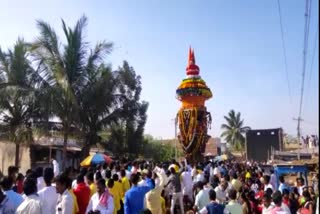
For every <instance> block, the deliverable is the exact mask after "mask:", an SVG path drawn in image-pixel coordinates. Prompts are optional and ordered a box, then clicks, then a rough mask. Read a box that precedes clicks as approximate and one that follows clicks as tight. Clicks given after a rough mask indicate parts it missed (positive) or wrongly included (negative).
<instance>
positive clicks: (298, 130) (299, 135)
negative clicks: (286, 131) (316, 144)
mask: <svg viewBox="0 0 320 214" xmlns="http://www.w3.org/2000/svg"><path fill="white" fill-rule="evenodd" d="M293 120H296V121H298V125H297V137H298V160H300V139H301V129H300V123H301V121H303V119H302V118H301V117H298V118H293Z"/></svg>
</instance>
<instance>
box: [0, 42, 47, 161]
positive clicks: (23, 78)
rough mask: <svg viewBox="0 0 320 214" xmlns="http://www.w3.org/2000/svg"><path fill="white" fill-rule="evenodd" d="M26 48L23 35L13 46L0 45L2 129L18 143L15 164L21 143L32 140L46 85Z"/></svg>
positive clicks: (0, 126)
mask: <svg viewBox="0 0 320 214" xmlns="http://www.w3.org/2000/svg"><path fill="white" fill-rule="evenodd" d="M27 49H28V45H27V44H26V43H25V42H24V40H23V39H18V41H17V42H16V44H15V45H14V48H13V50H8V51H7V52H4V51H2V50H1V48H0V132H1V133H2V134H3V135H5V136H7V137H8V138H9V140H10V141H12V142H14V143H15V145H16V154H15V165H16V166H19V150H20V144H21V143H30V142H32V141H33V137H32V130H31V123H32V122H33V120H34V119H33V118H39V117H40V114H39V112H41V111H40V109H39V108H38V107H37V103H36V97H37V96H38V95H40V94H41V93H42V92H41V90H42V88H43V86H44V84H42V82H44V80H43V78H42V77H41V75H39V73H38V71H37V70H34V69H33V67H32V66H31V62H30V60H29V52H28V50H27Z"/></svg>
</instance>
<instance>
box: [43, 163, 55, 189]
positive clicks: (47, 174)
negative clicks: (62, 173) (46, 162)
mask: <svg viewBox="0 0 320 214" xmlns="http://www.w3.org/2000/svg"><path fill="white" fill-rule="evenodd" d="M53 178H54V172H53V169H52V168H51V167H47V168H45V169H44V172H43V180H44V182H45V183H46V185H47V186H50V185H51V182H52V180H53Z"/></svg>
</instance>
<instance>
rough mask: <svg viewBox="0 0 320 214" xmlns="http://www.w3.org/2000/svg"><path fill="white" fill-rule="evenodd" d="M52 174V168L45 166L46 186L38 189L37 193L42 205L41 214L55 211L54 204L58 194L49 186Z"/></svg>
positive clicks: (50, 213)
mask: <svg viewBox="0 0 320 214" xmlns="http://www.w3.org/2000/svg"><path fill="white" fill-rule="evenodd" d="M53 176H54V172H53V169H52V168H45V170H44V181H45V183H46V187H44V188H43V189H42V190H40V191H38V195H39V198H40V201H41V205H42V214H54V213H55V212H56V211H55V209H56V205H57V200H58V194H57V190H56V188H55V187H53V186H51V182H52V179H53Z"/></svg>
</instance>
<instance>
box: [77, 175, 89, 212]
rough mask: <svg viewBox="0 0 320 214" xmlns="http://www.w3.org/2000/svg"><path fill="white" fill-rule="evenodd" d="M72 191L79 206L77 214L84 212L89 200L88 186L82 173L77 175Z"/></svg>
mask: <svg viewBox="0 0 320 214" xmlns="http://www.w3.org/2000/svg"><path fill="white" fill-rule="evenodd" d="M73 192H74V194H75V195H76V197H77V202H78V206H79V212H78V214H85V213H86V209H87V206H88V203H89V200H90V188H89V187H88V186H87V185H86V183H85V182H84V176H83V175H81V174H80V175H78V177H77V185H76V187H75V188H74V190H73Z"/></svg>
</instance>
